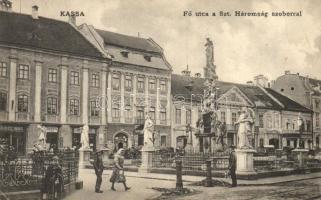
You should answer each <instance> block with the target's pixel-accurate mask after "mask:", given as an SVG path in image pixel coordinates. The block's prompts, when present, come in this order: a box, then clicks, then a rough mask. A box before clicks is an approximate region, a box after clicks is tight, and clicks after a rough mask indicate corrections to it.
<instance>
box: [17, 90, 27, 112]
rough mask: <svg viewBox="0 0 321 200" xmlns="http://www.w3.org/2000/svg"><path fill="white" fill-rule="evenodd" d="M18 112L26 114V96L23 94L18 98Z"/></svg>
mask: <svg viewBox="0 0 321 200" xmlns="http://www.w3.org/2000/svg"><path fill="white" fill-rule="evenodd" d="M18 112H28V96H27V95H25V94H22V95H19V96H18Z"/></svg>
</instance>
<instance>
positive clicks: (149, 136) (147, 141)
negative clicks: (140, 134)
mask: <svg viewBox="0 0 321 200" xmlns="http://www.w3.org/2000/svg"><path fill="white" fill-rule="evenodd" d="M153 132H154V123H153V121H152V120H151V119H150V116H149V115H146V118H145V125H144V146H147V147H152V146H154V143H153Z"/></svg>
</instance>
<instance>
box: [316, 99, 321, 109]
mask: <svg viewBox="0 0 321 200" xmlns="http://www.w3.org/2000/svg"><path fill="white" fill-rule="evenodd" d="M315 108H316V109H319V108H320V100H315Z"/></svg>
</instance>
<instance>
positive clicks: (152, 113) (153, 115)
mask: <svg viewBox="0 0 321 200" xmlns="http://www.w3.org/2000/svg"><path fill="white" fill-rule="evenodd" d="M149 116H150V118H151V120H153V121H155V107H150V109H149Z"/></svg>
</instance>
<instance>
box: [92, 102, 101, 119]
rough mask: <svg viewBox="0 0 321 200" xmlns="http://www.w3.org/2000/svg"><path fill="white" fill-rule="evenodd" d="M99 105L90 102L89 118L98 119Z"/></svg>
mask: <svg viewBox="0 0 321 200" xmlns="http://www.w3.org/2000/svg"><path fill="white" fill-rule="evenodd" d="M98 104H99V103H98V102H97V101H91V102H90V116H94V117H98V116H99V105H98Z"/></svg>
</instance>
